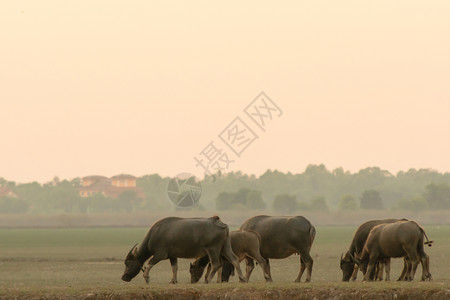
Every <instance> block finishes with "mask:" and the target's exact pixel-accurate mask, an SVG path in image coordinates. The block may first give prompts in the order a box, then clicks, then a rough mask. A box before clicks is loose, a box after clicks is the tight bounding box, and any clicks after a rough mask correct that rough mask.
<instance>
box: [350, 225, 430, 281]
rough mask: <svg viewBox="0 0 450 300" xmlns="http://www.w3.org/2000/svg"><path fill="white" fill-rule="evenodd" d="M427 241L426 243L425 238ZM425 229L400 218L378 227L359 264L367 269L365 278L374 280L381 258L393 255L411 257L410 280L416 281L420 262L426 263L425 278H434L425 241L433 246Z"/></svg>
mask: <svg viewBox="0 0 450 300" xmlns="http://www.w3.org/2000/svg"><path fill="white" fill-rule="evenodd" d="M424 236H425V238H426V239H427V242H425V243H424V242H423V238H424ZM431 243H432V241H429V240H428V237H427V235H426V233H425V230H424V229H423V228H422V227H421V226H420V225H419V224H417V223H416V222H414V221H400V222H396V223H391V224H380V225H377V226H375V227H374V228H373V229H372V230H371V231H370V233H369V236H368V237H367V241H366V243H365V244H364V248H363V251H362V253H361V255H360V258H359V263H360V264H361V266H362V269H363V271H364V274H365V275H364V280H365V281H367V280H370V274H371V272H372V270H373V268H374V267H375V264H376V262H377V260H379V259H380V258H381V259H386V258H391V257H407V262H408V263H407V265H408V266H407V271H406V279H407V280H413V279H414V275H415V272H416V269H417V265H418V264H419V262H420V263H421V264H422V280H427V279H429V280H431V274H430V272H429V258H428V255H427V254H426V253H425V251H424V249H423V245H424V244H428V246H431Z"/></svg>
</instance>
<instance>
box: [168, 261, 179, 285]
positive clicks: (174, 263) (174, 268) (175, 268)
mask: <svg viewBox="0 0 450 300" xmlns="http://www.w3.org/2000/svg"><path fill="white" fill-rule="evenodd" d="M170 266H171V267H172V280H171V281H170V283H172V284H175V283H178V280H177V272H178V260H177V258H176V257H175V258H170Z"/></svg>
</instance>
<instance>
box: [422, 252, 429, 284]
mask: <svg viewBox="0 0 450 300" xmlns="http://www.w3.org/2000/svg"><path fill="white" fill-rule="evenodd" d="M420 263H421V264H422V281H425V280H429V281H430V280H431V274H430V257H429V256H428V255H426V254H425V255H423V256H422V257H421V258H420Z"/></svg>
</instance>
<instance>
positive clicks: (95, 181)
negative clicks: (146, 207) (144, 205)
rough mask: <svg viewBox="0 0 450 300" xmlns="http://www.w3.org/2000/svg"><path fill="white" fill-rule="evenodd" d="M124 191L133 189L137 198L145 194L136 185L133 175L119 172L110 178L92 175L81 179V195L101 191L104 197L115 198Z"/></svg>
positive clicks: (84, 195)
mask: <svg viewBox="0 0 450 300" xmlns="http://www.w3.org/2000/svg"><path fill="white" fill-rule="evenodd" d="M124 191H135V192H136V195H137V197H138V198H145V194H144V193H143V192H142V190H141V189H140V188H139V187H137V186H136V177H134V176H133V175H128V174H120V175H116V176H113V177H111V178H108V177H105V176H97V175H94V176H87V177H83V178H82V179H81V187H80V196H81V197H89V196H92V195H94V194H98V193H101V194H103V195H104V196H106V197H110V198H117V197H119V195H120V194H121V193H122V192H124Z"/></svg>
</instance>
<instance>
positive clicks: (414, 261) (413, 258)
mask: <svg viewBox="0 0 450 300" xmlns="http://www.w3.org/2000/svg"><path fill="white" fill-rule="evenodd" d="M405 252H406V253H408V257H409V261H410V265H411V269H410V270H409V271H410V273H409V274H410V275H409V279H410V280H411V281H412V280H414V275H415V274H416V270H417V266H418V265H419V261H420V259H419V257H418V255H417V250H416V249H414V248H413V247H408V248H407V249H405Z"/></svg>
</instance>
